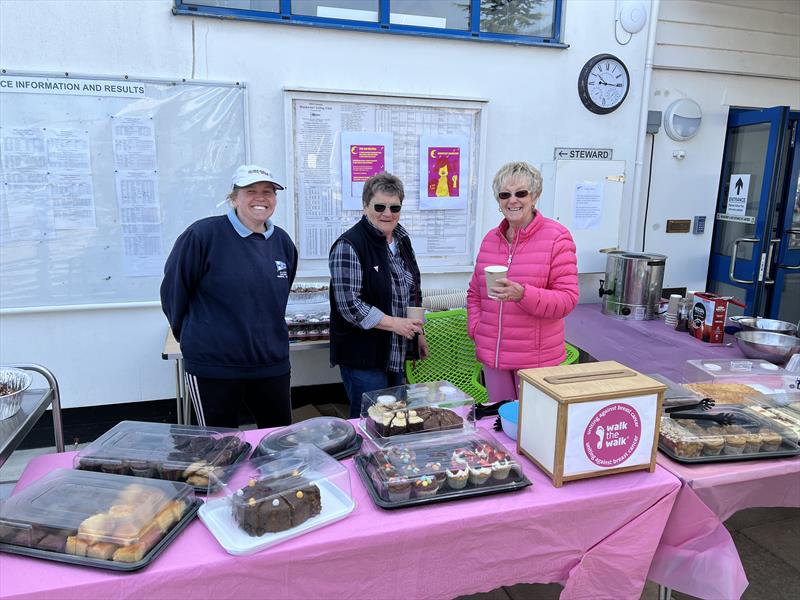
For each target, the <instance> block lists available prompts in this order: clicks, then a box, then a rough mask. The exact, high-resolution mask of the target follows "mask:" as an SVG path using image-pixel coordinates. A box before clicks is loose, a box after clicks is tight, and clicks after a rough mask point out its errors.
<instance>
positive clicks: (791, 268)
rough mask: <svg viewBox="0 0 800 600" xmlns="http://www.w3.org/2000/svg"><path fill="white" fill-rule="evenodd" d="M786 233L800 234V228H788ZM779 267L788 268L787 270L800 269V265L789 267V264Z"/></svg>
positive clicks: (779, 266)
mask: <svg viewBox="0 0 800 600" xmlns="http://www.w3.org/2000/svg"><path fill="white" fill-rule="evenodd" d="M786 233H788V234H789V235H800V229H787V230H786ZM778 268H779V269H786V270H787V271H800V265H797V266H796V267H789V266H787V265H778Z"/></svg>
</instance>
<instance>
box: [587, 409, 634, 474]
mask: <svg viewBox="0 0 800 600" xmlns="http://www.w3.org/2000/svg"><path fill="white" fill-rule="evenodd" d="M641 437H642V420H641V418H639V413H637V412H636V409H635V408H633V407H632V406H630V405H629V404H622V403H620V402H617V403H615V404H610V405H609V406H606V407H604V408H602V409H600V410H599V411H598V412H597V413H596V414H595V415H594V416H593V417H592V418H591V419H590V420H589V424H588V425H587V426H586V430H585V431H584V432H583V451H584V452H585V453H586V457H587V458H588V459H589V460H590V461H592V462H593V463H594V464H596V465H597V466H600V467H616V466H617V465H620V464H622V463H624V462H625V461H626V460H628V458H630V456H631V454H633V452H634V450H636V448H637V446H638V445H639V441H640V440H641Z"/></svg>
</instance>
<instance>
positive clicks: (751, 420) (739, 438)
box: [658, 404, 800, 463]
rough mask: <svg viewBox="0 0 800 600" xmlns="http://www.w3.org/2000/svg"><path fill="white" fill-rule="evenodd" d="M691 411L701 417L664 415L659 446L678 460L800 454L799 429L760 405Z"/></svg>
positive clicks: (704, 460) (718, 459) (690, 461)
mask: <svg viewBox="0 0 800 600" xmlns="http://www.w3.org/2000/svg"><path fill="white" fill-rule="evenodd" d="M692 412H693V414H699V417H698V418H697V419H691V418H689V419H685V418H675V415H676V414H677V415H679V414H680V413H672V414H671V415H669V414H665V415H663V416H662V417H661V425H660V430H659V441H658V448H659V450H661V451H662V452H664V454H666V455H667V456H669V457H670V458H672V459H674V460H676V461H678V462H683V463H709V462H725V461H733V460H748V459H764V458H771V457H781V456H794V455H796V454H800V447H798V437H799V435H800V430H798V431H792V430H791V429H789V428H787V427H785V426H784V424H782V423H781V422H779V421H778V420H776V419H774V418H770V417H769V415H768V414H766V413H765V412H763V410H762V409H761V407H760V406H758V405H752V406H749V405H747V404H717V405H716V406H715V407H714V408H713V409H711V410H709V411H706V412H702V413H699V411H692ZM705 417H710V418H705ZM712 419H716V420H712Z"/></svg>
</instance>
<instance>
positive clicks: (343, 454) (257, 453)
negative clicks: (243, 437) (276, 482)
mask: <svg viewBox="0 0 800 600" xmlns="http://www.w3.org/2000/svg"><path fill="white" fill-rule="evenodd" d="M363 442H364V438H363V437H361V436H360V435H359V434H358V433H356V437H355V438H354V439H353V441H352V442H351V443H350V445H349V446H348V447H347V448H342V449H341V450H339V451H338V452H335V453H333V454H331V455H330V456H331V458H335V459H336V460H343V459H345V458H348V457H350V456H353V454H355V453H356V452H358V451H359V450H360V449H361V444H362V443H363ZM263 456H269V454H267V453H265V452H262V451H261V446H260V445H259V446H256V449H255V450H254V451H253V455H252V456H251V457H250V460H253V459H254V458H261V457H263Z"/></svg>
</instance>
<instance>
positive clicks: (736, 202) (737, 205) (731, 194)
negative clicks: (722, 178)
mask: <svg viewBox="0 0 800 600" xmlns="http://www.w3.org/2000/svg"><path fill="white" fill-rule="evenodd" d="M749 191H750V175H742V174H733V175H731V181H730V185H729V186H728V206H727V208H726V209H725V214H726V215H738V216H740V217H743V216H745V214H746V213H747V194H748V192H749Z"/></svg>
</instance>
